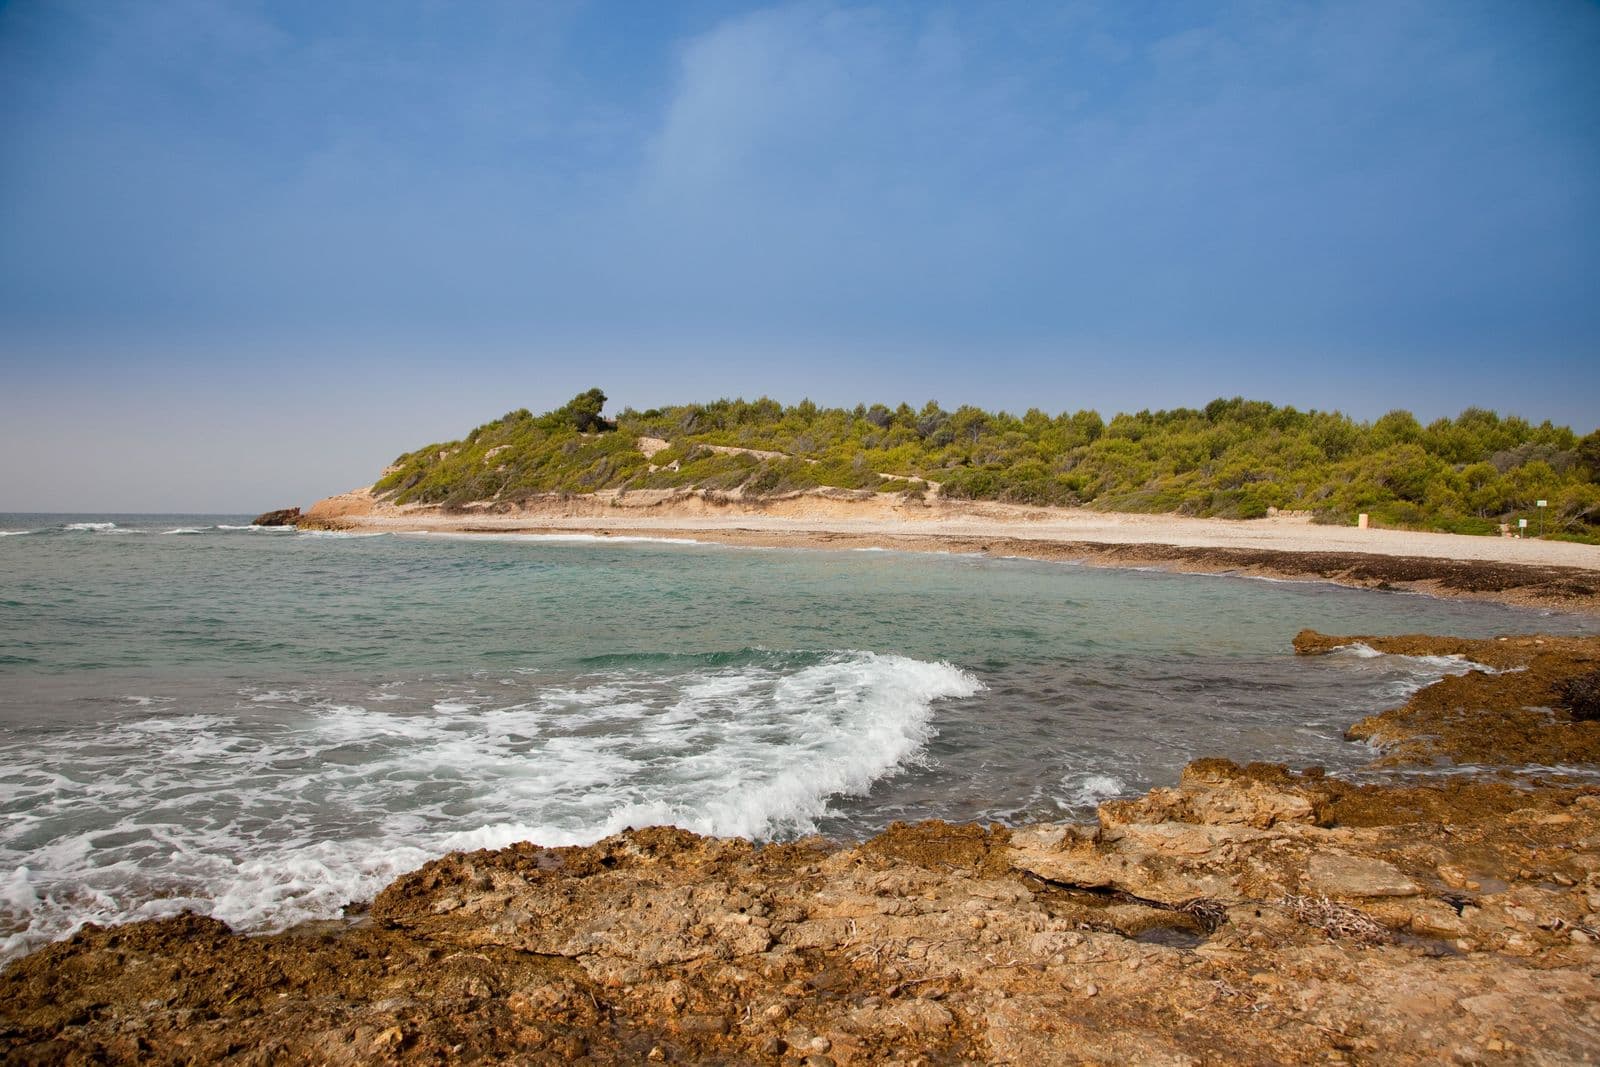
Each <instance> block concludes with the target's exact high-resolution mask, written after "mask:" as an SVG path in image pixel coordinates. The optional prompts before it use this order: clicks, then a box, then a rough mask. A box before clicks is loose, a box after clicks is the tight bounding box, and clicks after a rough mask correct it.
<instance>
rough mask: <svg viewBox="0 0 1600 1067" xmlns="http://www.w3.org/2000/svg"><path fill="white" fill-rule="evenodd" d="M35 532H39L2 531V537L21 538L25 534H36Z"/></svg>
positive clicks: (0, 534)
mask: <svg viewBox="0 0 1600 1067" xmlns="http://www.w3.org/2000/svg"><path fill="white" fill-rule="evenodd" d="M35 532H37V531H34V530H0V537H21V536H22V535H23V534H31V533H35Z"/></svg>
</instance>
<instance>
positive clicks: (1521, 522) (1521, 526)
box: [1517, 519, 1528, 537]
mask: <svg viewBox="0 0 1600 1067" xmlns="http://www.w3.org/2000/svg"><path fill="white" fill-rule="evenodd" d="M1527 528H1528V520H1527V519H1518V520H1517V536H1518V537H1521V536H1522V531H1523V530H1526V529H1527Z"/></svg>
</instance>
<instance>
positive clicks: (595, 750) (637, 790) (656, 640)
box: [0, 515, 1595, 954]
mask: <svg viewBox="0 0 1600 1067" xmlns="http://www.w3.org/2000/svg"><path fill="white" fill-rule="evenodd" d="M247 523H248V520H247V519H245V518H241V517H237V516H235V517H226V516H159V517H156V516H100V517H84V516H18V515H11V516H0V810H3V812H4V813H5V816H6V819H5V822H4V826H3V828H0V937H4V938H6V939H7V940H6V941H5V942H4V946H3V951H4V952H5V953H6V954H14V953H15V952H17V951H21V950H23V949H25V948H27V947H29V946H32V945H34V944H37V943H39V942H40V941H42V940H44V939H48V938H50V937H55V936H60V935H62V934H64V933H65V932H67V931H69V930H70V929H72V928H73V927H74V925H75V924H77V923H81V922H82V921H85V920H89V919H93V920H96V921H117V920H124V919H128V918H134V917H144V916H153V915H163V914H170V913H173V912H176V911H178V910H182V909H183V908H195V909H197V910H200V911H204V912H208V913H212V914H216V915H218V916H219V917H221V918H224V919H226V920H227V921H229V922H232V923H234V924H235V925H237V926H240V927H241V928H246V929H275V928H281V927H282V926H285V925H288V924H290V923H293V922H297V921H300V920H303V919H307V918H320V917H331V916H336V915H338V914H339V911H340V908H341V907H342V906H343V905H344V904H345V903H347V902H349V901H351V900H359V899H363V898H365V897H369V896H370V895H371V894H372V893H373V892H375V891H376V890H377V889H378V888H380V887H381V886H382V885H383V884H384V883H386V882H387V881H388V880H389V879H390V878H392V877H393V876H394V875H395V874H396V873H398V872H400V871H403V870H406V869H409V868H411V867H414V866H416V865H417V864H419V863H421V862H423V861H425V860H426V859H429V858H431V857H433V856H436V855H440V854H442V853H444V852H446V851H449V850H450V849H453V848H460V847H476V846H492V845H499V844H503V843H507V842H510V841H515V840H523V839H529V840H535V841H539V842H541V843H545V844H567V843H580V842H587V841H592V840H594V839H596V838H598V837H600V836H602V835H604V834H606V833H610V832H614V831H615V830H618V829H621V828H622V827H624V826H628V825H642V824H646V823H656V822H672V823H676V824H679V825H683V826H687V827H689V828H692V829H695V830H698V831H702V832H707V833H722V834H744V835H749V836H752V837H755V838H759V839H774V838H786V837H792V836H795V835H801V834H806V833H812V832H821V833H824V834H829V835H833V836H837V837H844V838H851V837H857V836H860V835H864V834H867V833H870V832H872V831H874V830H876V829H878V828H880V827H882V826H883V825H885V824H886V823H888V822H889V821H891V820H893V819H916V818H929V817H940V818H947V819H956V820H972V819H982V820H990V819H997V820H1001V821H1006V822H1026V821H1034V820H1047V819H1061V818H1065V817H1083V816H1087V815H1088V814H1090V813H1091V812H1092V807H1093V805H1094V804H1095V803H1097V802H1098V801H1100V800H1103V799H1106V798H1108V797H1111V796H1116V795H1121V794H1130V793H1136V792H1140V791H1142V790H1144V789H1146V788H1148V787H1150V786H1151V785H1158V784H1165V783H1170V782H1172V781H1174V780H1175V779H1176V776H1177V773H1178V770H1179V769H1180V768H1181V767H1182V765H1183V764H1184V763H1185V762H1187V761H1188V760H1189V759H1191V758H1194V757H1195V756H1199V755H1229V756H1235V757H1240V758H1264V759H1273V760H1286V761H1289V762H1292V763H1297V764H1305V763H1320V764H1323V765H1326V766H1330V767H1334V768H1344V769H1352V768H1357V767H1359V766H1360V765H1361V764H1362V763H1364V762H1365V761H1366V760H1367V759H1369V758H1370V756H1371V753H1370V752H1369V751H1367V750H1366V749H1364V748H1362V747H1361V746H1355V745H1350V744H1347V743H1346V742H1344V741H1343V740H1342V739H1341V735H1342V731H1343V729H1344V727H1345V726H1346V725H1348V724H1349V723H1350V722H1351V721H1353V720H1354V719H1356V718H1358V717H1360V716H1361V715H1362V714H1365V713H1366V712H1368V711H1370V710H1372V709H1374V708H1378V707H1383V706H1388V705H1392V704H1394V703H1397V702H1398V701H1399V700H1401V699H1403V697H1404V695H1405V694H1406V693H1407V692H1409V691H1411V690H1412V689H1414V688H1415V687H1416V686H1418V685H1420V684H1423V683H1424V682H1426V681H1427V680H1430V679H1432V678H1435V677H1438V675H1439V674H1440V673H1442V672H1444V671H1446V670H1460V669H1464V668H1463V666H1462V665H1461V664H1459V663H1451V662H1443V661H1417V660H1407V659H1403V658H1397V657H1370V656H1363V655H1360V654H1357V653H1352V654H1348V655H1336V656H1332V657H1321V658H1314V659H1297V658H1295V657H1294V656H1293V654H1292V652H1291V649H1290V644H1289V643H1290V639H1291V638H1292V637H1293V635H1294V634H1295V632H1296V631H1298V630H1299V629H1301V628H1302V627H1307V626H1310V627H1314V628H1316V629H1320V630H1323V631H1325V632H1336V633H1337V632H1372V633H1398V632H1412V631H1423V632H1436V633H1459V634H1492V633H1502V632H1518V631H1528V630H1535V629H1538V630H1546V631H1558V632H1592V631H1593V630H1594V629H1595V626H1594V623H1592V622H1591V621H1588V620H1584V619H1578V618H1573V617H1568V616H1560V615H1550V614H1545V613H1537V612H1530V611H1523V610H1517V609H1511V608H1501V607H1494V606H1488V605H1479V604H1466V603H1458V602H1445V601H1437V600H1432V599H1429V598H1425V597H1418V596H1406V595H1396V594H1382V593H1374V592H1361V591H1354V590H1347V589H1339V588H1335V587H1332V586H1328V585H1322V584H1299V583H1275V582H1267V581H1258V580H1248V579H1237V578H1217V577H1196V576H1179V575H1168V574H1161V573H1147V572H1135V571H1112V570H1098V569H1090V568H1083V567H1077V566H1072V565H1067V564H1058V563H1039V562H1031V561H1022V560H1004V559H991V558H984V557H961V556H934V555H912V554H901V553H893V552H861V551H842V552H833V551H826V552H825V551H798V550H796V551H790V550H756V549H733V548H722V547H716V546H709V545H694V544H673V543H662V542H653V541H636V540H626V539H622V538H587V539H585V538H566V539H563V538H530V537H498V538H489V537H476V536H474V537H457V538H453V537H443V536H437V535H435V536H428V535H412V536H395V535H382V536H368V537H357V536H347V535H329V534H311V533H299V532H296V531H285V530H258V529H252V528H249V527H248V525H247Z"/></svg>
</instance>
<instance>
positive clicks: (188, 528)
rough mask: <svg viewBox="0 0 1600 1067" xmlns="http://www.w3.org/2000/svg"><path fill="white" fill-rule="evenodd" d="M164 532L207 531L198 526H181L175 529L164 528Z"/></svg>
mask: <svg viewBox="0 0 1600 1067" xmlns="http://www.w3.org/2000/svg"><path fill="white" fill-rule="evenodd" d="M161 532H162V533H163V534H202V533H205V532H206V531H205V530H204V529H202V528H200V527H198V526H179V527H177V528H176V529H173V530H162V531H161Z"/></svg>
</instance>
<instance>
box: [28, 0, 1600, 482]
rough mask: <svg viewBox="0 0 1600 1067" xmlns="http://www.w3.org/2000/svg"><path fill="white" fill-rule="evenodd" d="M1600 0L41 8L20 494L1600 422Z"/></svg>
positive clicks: (399, 1) (35, 31) (32, 14)
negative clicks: (1107, 433)
mask: <svg viewBox="0 0 1600 1067" xmlns="http://www.w3.org/2000/svg"><path fill="white" fill-rule="evenodd" d="M1597 55H1600V4H1597V3H1595V2H1593V0H1499V2H1477V0H1372V2H1362V0H1348V2H1333V3H1313V2H1304V3H1297V2H1292V0H1291V2H1280V0H1270V2H1269V0H1250V2H1236V3H1229V2H1220V3H1206V4H1197V3H1192V2H1189V0H1175V2H1171V3H1162V2H1138V0H1103V2H1099V0H1086V2H1076V0H1061V2H1048V3H1005V2H986V3H977V2H961V3H950V4H939V3H937V2H930V0H919V2H906V3H898V2H885V3H844V2H827V0H817V2H809V0H807V2H799V3H785V4H776V5H769V4H748V3H728V2H713V0H675V2H671V3H661V2H658V0H631V2H628V0H617V2H609V3H602V2H593V3H583V2H577V0H571V2H567V0H547V2H540V3H521V2H511V0H506V2H496V0H483V2H460V3H448V2H444V0H372V2H366V3H360V2H344V3H339V2H334V0H304V2H298V0H284V2H267V0H237V2H234V0H164V2H162V3H158V4H151V3H146V2H140V0H10V2H5V0H0V456H4V457H5V458H3V459H0V511H58V510H59V511H229V512H252V511H257V510H264V509H266V508H269V507H279V506H284V505H289V504H309V503H311V502H312V501H314V500H315V499H317V498H319V497H322V496H325V495H328V494H330V493H334V492H340V491H343V490H346V489H349V488H352V487H354V486H357V485H362V484H365V483H367V482H370V481H371V480H372V479H373V477H375V476H376V474H377V472H378V470H379V469H380V468H381V467H382V466H383V465H384V464H386V463H387V462H388V461H390V460H391V459H392V458H393V457H394V456H396V455H398V454H399V453H401V452H403V451H407V450H409V449H411V448H414V447H417V446H419V445H421V444H425V443H428V442H430V441H438V440H449V439H454V438H456V437H459V436H461V435H462V434H464V433H465V432H466V431H467V430H469V429H470V428H471V427H473V426H475V425H477V424H478V423H481V422H484V421H487V420H489V419H492V418H495V417H497V416H498V415H500V414H502V413H504V412H505V411H508V410H511V409H514V408H519V407H527V408H530V409H533V410H535V411H540V410H545V409H548V408H551V407H555V406H558V405H559V404H561V403H563V402H565V401H566V400H567V399H568V398H569V397H570V396H571V395H573V394H574V393H576V392H578V391H580V390H583V389H586V388H589V387H590V386H599V387H601V388H603V389H604V390H605V391H606V392H607V394H608V395H609V396H610V397H611V400H612V403H611V405H610V408H609V410H612V411H615V410H617V409H619V408H620V407H622V406H624V405H632V406H634V407H638V408H646V407H652V406H658V405H662V404H667V403H683V402H690V401H696V400H711V399H715V398H717V397H720V396H741V395H742V396H745V397H748V398H754V397H756V396H760V395H769V396H773V397H775V398H777V399H780V400H783V401H786V402H795V401H798V400H800V399H802V398H803V397H810V398H812V399H814V400H816V401H817V402H819V403H823V404H842V405H848V406H853V405H855V404H856V403H857V402H862V401H865V402H873V401H885V402H888V403H891V404H893V403H898V402H899V401H902V400H904V401H907V402H910V403H912V404H914V405H918V406H920V405H921V404H922V403H923V402H925V401H927V400H929V399H938V400H939V401H941V402H942V403H944V404H945V406H947V407H954V406H957V405H959V404H962V403H974V404H979V405H982V406H985V407H990V408H1003V409H1006V410H1011V411H1021V410H1024V409H1026V408H1029V407H1040V408H1043V409H1045V410H1046V411H1050V412H1056V411H1062V410H1077V409H1079V408H1085V407H1089V408H1096V409H1098V410H1100V411H1101V412H1103V413H1105V414H1107V415H1109V414H1111V413H1113V412H1115V411H1121V410H1137V409H1141V408H1159V407H1175V406H1190V407H1195V406H1201V405H1203V404H1204V403H1205V402H1206V401H1208V400H1210V399H1212V398H1213V397H1217V396H1234V395H1244V396H1247V397H1251V398H1255V399H1262V400H1270V401H1273V402H1276V403H1281V404H1293V405H1295V406H1297V407H1301V408H1320V409H1335V408H1336V409H1339V410H1343V411H1346V412H1348V413H1350V414H1351V415H1353V416H1356V417H1358V418H1362V419H1368V418H1374V417H1376V416H1378V415H1381V414H1382V413H1383V412H1385V411H1388V410H1390V409H1392V408H1396V407H1403V408H1407V409H1410V410H1412V411H1414V412H1416V413H1417V414H1418V416H1419V417H1421V418H1423V419H1424V421H1427V420H1429V419H1432V418H1435V417H1438V416H1441V415H1451V414H1455V413H1456V412H1458V411H1460V410H1461V409H1462V408H1464V407H1467V406H1469V405H1479V406H1484V407H1491V408H1494V409H1497V410H1500V411H1502V412H1514V413H1517V414H1521V415H1523V416H1525V417H1528V418H1531V419H1533V420H1535V421H1540V420H1543V419H1546V418H1548V419H1551V420H1553V421H1555V422H1557V423H1565V424H1570V425H1572V426H1573V427H1574V428H1575V429H1577V430H1578V431H1579V432H1580V433H1583V432H1587V431H1588V430H1590V429H1593V428H1595V427H1596V425H1597V423H1600V284H1597V277H1600V62H1596V60H1595V57H1596V56H1597Z"/></svg>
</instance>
